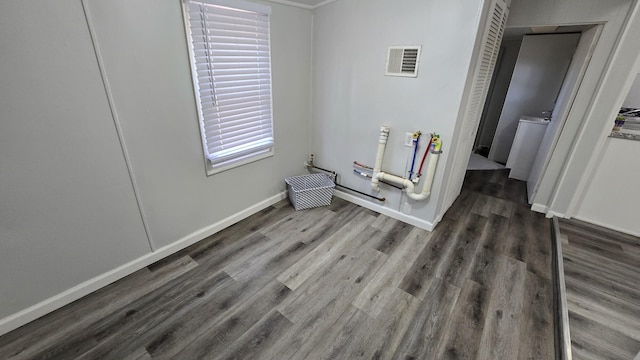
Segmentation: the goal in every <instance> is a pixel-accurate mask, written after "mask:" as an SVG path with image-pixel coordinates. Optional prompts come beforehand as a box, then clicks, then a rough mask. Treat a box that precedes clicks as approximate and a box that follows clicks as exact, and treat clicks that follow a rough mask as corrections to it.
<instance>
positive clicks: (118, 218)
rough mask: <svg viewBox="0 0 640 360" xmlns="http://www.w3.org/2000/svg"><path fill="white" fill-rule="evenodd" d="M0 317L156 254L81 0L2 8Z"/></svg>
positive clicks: (13, 4) (24, 3) (4, 4)
mask: <svg viewBox="0 0 640 360" xmlns="http://www.w3.org/2000/svg"><path fill="white" fill-rule="evenodd" d="M0 49H2V51H0V79H1V80H0V83H1V84H2V86H0V119H1V120H0V121H1V126H0V129H1V130H0V154H1V155H0V289H2V290H1V291H0V304H1V305H0V318H3V317H5V316H8V315H10V314H13V313H15V312H17V311H19V310H22V309H24V308H26V307H28V306H30V305H33V304H35V303H37V302H38V301H41V300H44V299H46V298H48V297H51V296H53V295H56V294H58V293H60V292H62V291H64V290H67V289H68V288H70V287H72V286H74V285H77V284H79V283H81V282H82V281H85V280H87V279H89V278H92V277H94V276H97V275H99V274H101V273H104V272H106V271H108V270H111V269H113V268H115V267H117V266H118V265H121V264H123V263H126V262H128V261H130V260H133V259H135V258H136V257H138V256H141V255H142V254H144V253H146V252H149V250H150V249H149V244H148V243H147V238H146V236H145V233H144V228H143V226H142V223H141V220H140V215H139V213H138V208H137V205H136V201H135V197H134V195H133V190H132V188H131V182H130V180H129V175H128V172H127V168H126V164H125V162H124V158H123V156H122V149H121V148H120V144H119V142H118V137H117V134H116V131H115V128H114V125H113V120H112V118H111V114H110V112H109V106H108V104H107V100H106V98H105V93H104V88H103V85H102V80H101V78H100V73H99V70H98V66H97V64H96V59H95V55H94V53H93V48H92V46H91V39H90V38H89V32H88V30H87V24H86V21H85V18H84V15H83V12H82V7H81V5H80V2H79V1H77V0H61V1H56V2H50V1H3V2H1V3H0Z"/></svg>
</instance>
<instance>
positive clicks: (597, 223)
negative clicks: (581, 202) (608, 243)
mask: <svg viewBox="0 0 640 360" xmlns="http://www.w3.org/2000/svg"><path fill="white" fill-rule="evenodd" d="M573 218H574V219H577V220H580V221H584V222H586V223H589V224H593V225H597V226H600V227H603V228H607V229H610V230H613V231H617V232H621V233H625V234H629V235H632V236H638V237H640V233H638V232H635V231H633V230H628V229H623V228H621V227H619V226H615V225H611V224H606V223H603V222H601V221H597V220H591V219H589V218H585V217H583V216H574V217H573Z"/></svg>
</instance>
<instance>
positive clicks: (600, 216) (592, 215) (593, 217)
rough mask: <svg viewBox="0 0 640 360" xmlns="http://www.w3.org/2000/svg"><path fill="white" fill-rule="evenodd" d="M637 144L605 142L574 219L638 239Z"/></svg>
mask: <svg viewBox="0 0 640 360" xmlns="http://www.w3.org/2000/svg"><path fill="white" fill-rule="evenodd" d="M639 153H640V141H632V140H624V139H615V138H607V140H606V143H605V147H604V152H603V153H602V157H601V159H600V161H599V166H598V168H597V170H596V171H595V173H594V174H593V175H592V178H591V181H590V183H589V185H588V187H587V191H586V192H585V196H584V197H583V198H582V202H581V204H580V205H579V207H578V211H577V213H576V215H575V217H576V218H577V219H580V220H584V221H587V222H590V223H593V224H596V225H601V226H604V227H608V228H611V229H614V230H618V231H622V232H626V233H628V234H631V235H635V236H640V222H638V204H640V192H639V191H638V184H640V167H638V166H637V163H638V160H637V156H638V154H639Z"/></svg>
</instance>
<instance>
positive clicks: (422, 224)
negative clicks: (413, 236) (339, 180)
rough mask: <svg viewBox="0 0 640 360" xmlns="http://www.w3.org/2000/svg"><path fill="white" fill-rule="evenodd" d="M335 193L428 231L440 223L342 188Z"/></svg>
mask: <svg viewBox="0 0 640 360" xmlns="http://www.w3.org/2000/svg"><path fill="white" fill-rule="evenodd" d="M333 195H335V196H336V197H339V198H340V199H343V200H347V201H349V202H352V203H354V204H356V205H360V206H362V207H365V208H367V209H369V210H373V211H375V212H378V213H380V214H383V215H387V216H389V217H391V218H394V219H396V220H400V221H403V222H406V223H407V224H410V225H413V226H416V227H419V228H421V229H424V230H427V231H433V229H434V228H435V227H436V225H437V224H438V222H436V223H435V224H434V223H431V222H429V221H426V220H423V219H419V218H417V217H415V216H411V215H407V214H403V213H401V212H399V211H397V210H393V209H389V208H388V207H385V206H380V205H377V204H374V203H372V202H370V201H368V200H365V199H363V198H361V197H358V196H354V195H351V194H347V193H346V192H343V191H340V190H335V191H334V192H333Z"/></svg>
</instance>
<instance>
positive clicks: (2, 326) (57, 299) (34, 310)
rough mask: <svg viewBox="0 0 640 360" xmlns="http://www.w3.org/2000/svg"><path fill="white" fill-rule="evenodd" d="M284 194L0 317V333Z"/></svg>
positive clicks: (141, 265) (273, 201)
mask: <svg viewBox="0 0 640 360" xmlns="http://www.w3.org/2000/svg"><path fill="white" fill-rule="evenodd" d="M286 197H287V195H286V192H281V193H279V194H277V195H275V196H272V197H270V198H268V199H266V200H263V201H261V202H259V203H257V204H255V205H252V206H250V207H248V208H246V209H244V210H242V211H240V212H237V213H235V214H233V215H231V216H229V217H227V218H225V219H223V220H220V221H218V222H217V223H215V224H212V225H209V226H206V227H204V228H202V229H199V230H197V231H194V232H192V233H191V234H189V235H187V236H185V237H183V238H182V239H179V240H177V241H176V242H174V243H172V244H169V245H167V246H163V247H161V248H159V249H157V250H156V251H154V252H151V253H148V254H146V255H143V256H141V257H139V258H137V259H135V260H133V261H130V262H128V263H126V264H124V265H122V266H119V267H117V268H115V269H113V270H111V271H108V272H106V273H104V274H102V275H98V276H96V277H94V278H92V279H89V280H87V281H85V282H83V283H80V284H78V285H76V286H74V287H72V288H70V289H68V290H66V291H63V292H61V293H60V294H57V295H55V296H52V297H50V298H48V299H46V300H44V301H41V302H39V303H37V304H35V305H33V306H30V307H28V308H26V309H24V310H22V311H19V312H17V313H15V314H13V315H10V316H7V317H6V318H4V319H1V320H0V335H3V334H6V333H8V332H9V331H11V330H14V329H17V328H19V327H20V326H22V325H24V324H27V323H29V322H31V321H33V320H35V319H37V318H39V317H41V316H43V315H46V314H48V313H50V312H52V311H54V310H56V309H59V308H61V307H63V306H65V305H67V304H70V303H72V302H74V301H76V300H78V299H80V298H81V297H83V296H86V295H88V294H90V293H92V292H94V291H96V290H98V289H100V288H103V287H105V286H107V285H109V284H111V283H113V282H115V281H117V280H120V279H122V278H123V277H125V276H127V275H129V274H132V273H134V272H136V271H138V270H140V269H142V268H144V267H146V266H149V265H151V264H153V263H154V262H156V261H158V260H160V259H163V258H165V257H167V256H169V255H171V254H174V253H176V252H178V251H180V250H182V249H184V248H186V247H188V246H190V245H193V244H195V243H196V242H198V241H200V240H202V239H204V238H206V237H208V236H210V235H213V234H215V233H216V232H218V231H220V230H222V229H224V228H226V227H229V226H231V225H233V224H235V223H237V222H238V221H240V220H242V219H245V218H247V217H249V216H251V215H253V214H255V213H257V212H258V211H260V210H263V209H265V208H267V207H269V206H271V205H273V204H275V203H277V202H278V201H280V200H283V199H285V198H286Z"/></svg>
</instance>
